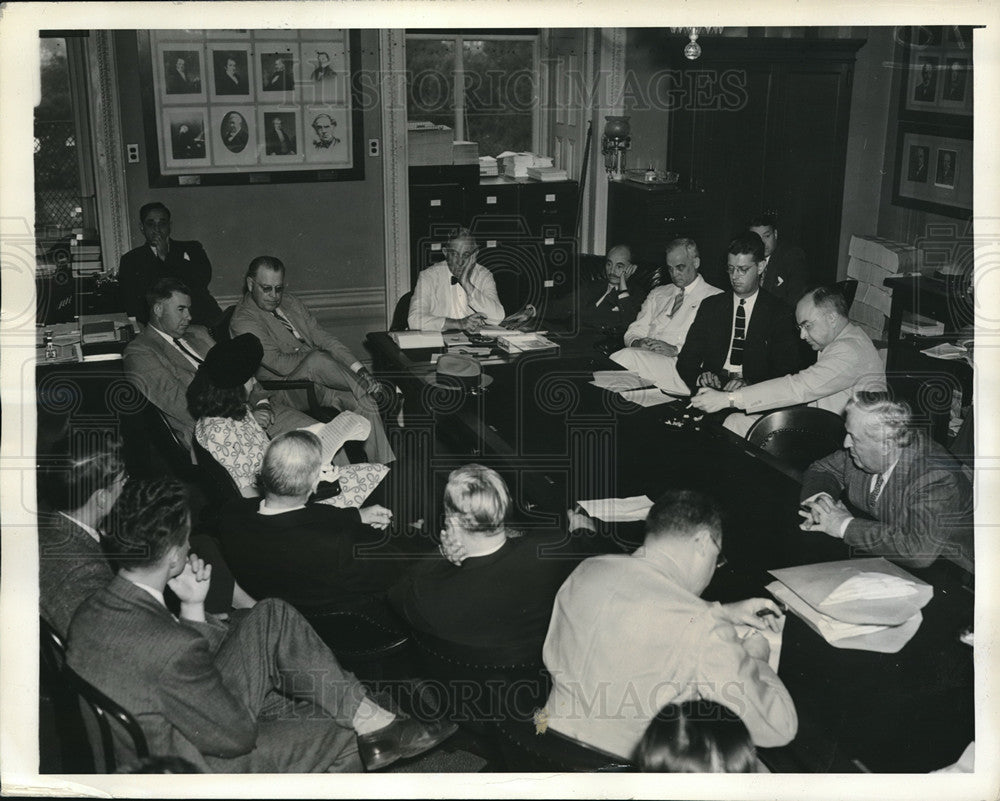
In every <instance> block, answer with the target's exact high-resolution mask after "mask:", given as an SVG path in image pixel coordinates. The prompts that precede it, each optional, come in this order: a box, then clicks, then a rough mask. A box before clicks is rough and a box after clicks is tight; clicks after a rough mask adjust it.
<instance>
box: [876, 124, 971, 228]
mask: <svg viewBox="0 0 1000 801" xmlns="http://www.w3.org/2000/svg"><path fill="white" fill-rule="evenodd" d="M972 187H973V171H972V137H971V135H967V134H966V133H965V132H964V131H963V130H962V129H960V128H955V129H951V130H948V129H942V128H941V127H940V126H932V125H922V124H920V123H900V126H899V133H898V136H897V140H896V165H895V179H894V183H893V194H892V202H893V204H894V205H897V206H905V207H909V208H915V209H921V210H923V211H931V212H934V213H936V214H944V215H946V216H948V217H957V218H959V219H969V218H970V217H971V216H972Z"/></svg>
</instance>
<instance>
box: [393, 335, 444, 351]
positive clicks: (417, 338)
mask: <svg viewBox="0 0 1000 801" xmlns="http://www.w3.org/2000/svg"><path fill="white" fill-rule="evenodd" d="M389 336H390V337H392V341H393V342H395V343H396V344H397V345H398V346H399V348H400V349H401V350H410V349H412V348H443V347H444V337H443V336H441V332H440V331H390V332H389Z"/></svg>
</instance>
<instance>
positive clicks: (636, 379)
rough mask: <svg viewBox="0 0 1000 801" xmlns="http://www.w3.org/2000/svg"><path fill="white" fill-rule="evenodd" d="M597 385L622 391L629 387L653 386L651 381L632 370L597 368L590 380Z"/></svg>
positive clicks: (644, 387)
mask: <svg viewBox="0 0 1000 801" xmlns="http://www.w3.org/2000/svg"><path fill="white" fill-rule="evenodd" d="M590 383H591V384H593V385H594V386H595V387H600V388H601V389H609V390H611V391H612V392H621V391H622V390H629V389H647V388H650V387H652V386H653V384H652V382H651V381H648V380H647V379H645V378H643V377H642V376H641V375H639V374H638V373H633V372H632V371H631V370H595V371H594V380H593V381H591V382H590Z"/></svg>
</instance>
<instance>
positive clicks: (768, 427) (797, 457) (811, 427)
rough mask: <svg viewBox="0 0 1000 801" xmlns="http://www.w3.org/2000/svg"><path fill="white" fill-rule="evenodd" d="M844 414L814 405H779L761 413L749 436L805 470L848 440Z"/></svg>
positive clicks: (753, 440) (791, 465)
mask: <svg viewBox="0 0 1000 801" xmlns="http://www.w3.org/2000/svg"><path fill="white" fill-rule="evenodd" d="M844 433H845V432H844V420H843V418H842V417H841V416H840V415H837V414H834V413H833V412H828V411H826V410H825V409H817V408H815V407H812V406H792V407H791V408H788V409H777V410H775V411H773V412H769V413H767V414H765V415H764V416H763V417H761V418H760V419H759V420H758V421H757V422H756V423H754V424H753V426H752V427H751V428H750V430H749V431H748V432H747V439H748V440H749V441H750V443H751V444H753V445H756V446H757V447H758V448H760V449H762V450H763V451H765V452H766V453H769V454H771V455H772V456H775V457H777V458H778V459H779V460H780V461H782V462H784V463H785V464H787V465H788V466H789V467H791V468H793V469H795V470H798V471H803V470H805V469H806V468H807V467H809V465H811V464H812V463H813V462H815V461H816V460H817V459H820V458H822V457H823V456H826V455H827V454H828V453H833V452H834V451H835V450H837V449H838V448H840V447H842V446H843V444H844Z"/></svg>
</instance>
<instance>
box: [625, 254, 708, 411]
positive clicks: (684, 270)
mask: <svg viewBox="0 0 1000 801" xmlns="http://www.w3.org/2000/svg"><path fill="white" fill-rule="evenodd" d="M666 260H667V271H668V272H669V275H670V281H671V283H669V284H666V285H665V286H658V287H656V288H655V289H653V290H652V291H651V292H650V293H649V295H647V297H646V300H645V301H644V302H643V304H642V308H641V309H640V310H639V316H638V317H636V318H635V321H634V322H633V323H632V324H631V325H630V326H629V327H628V330H627V331H626V332H625V347H624V348H623V349H622V350H620V351H618V352H617V353H613V354H612V355H611V359H612V360H613V361H615V362H617V363H618V364H620V365H621V366H622V367H625V368H626V369H628V370H632V371H634V372H637V373H639V375H641V376H643V377H644V378H646V379H648V380H649V381H652V382H653V383H654V384H656V385H657V386H658V387H660V388H661V389H664V390H666V391H668V392H675V393H678V394H682V395H686V394H688V392H689V390H688V388H687V386H686V385H685V384H684V382H683V381H682V380H681V378H680V376H679V375H678V373H677V354H678V353H680V352H681V349H682V348H683V347H684V341H685V338H686V337H687V333H688V329H689V328H690V327H691V324H692V323H693V322H694V318H695V314H696V313H697V312H698V307H699V306H700V305H701V303H702V301H704V300H705V299H706V298H709V297H711V296H713V295H718V294H719V293H720V292H722V290H721V289H719V288H717V287H714V286H712V285H711V284H708V283H706V282H705V279H703V278H702V277H701V275H700V274H699V273H698V269H699V268H700V267H701V258H700V257H699V255H698V246H697V245H696V244H695V242H694V240H692V239H675V240H674V241H673V242H671V243H670V244H669V245H667V250H666Z"/></svg>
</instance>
